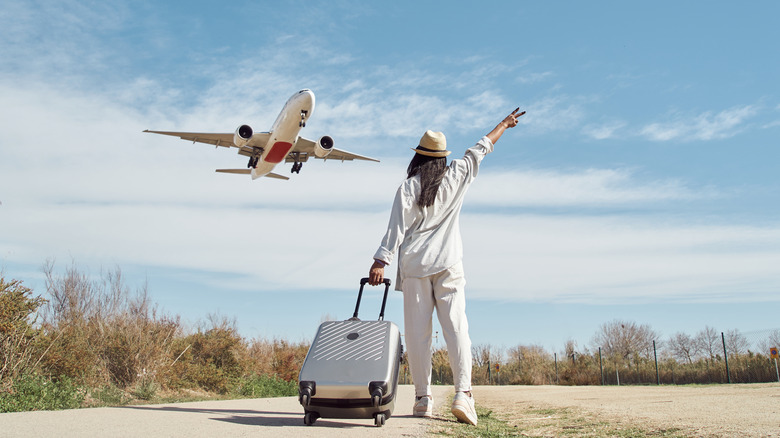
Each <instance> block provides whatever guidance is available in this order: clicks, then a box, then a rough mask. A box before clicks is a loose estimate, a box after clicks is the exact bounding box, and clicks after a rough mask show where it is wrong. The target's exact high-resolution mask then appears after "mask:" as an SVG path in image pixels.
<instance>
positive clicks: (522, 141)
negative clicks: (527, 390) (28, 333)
mask: <svg viewBox="0 0 780 438" xmlns="http://www.w3.org/2000/svg"><path fill="white" fill-rule="evenodd" d="M779 13H780V6H778V5H777V3H775V2H769V1H766V2H751V3H749V4H745V5H743V4H736V3H733V2H721V1H716V2H707V3H706V4H703V3H698V2H682V3H681V2H669V1H661V2H654V3H652V4H650V3H646V4H636V3H633V2H617V1H615V2H589V3H582V2H567V3H563V2H525V1H516V2H452V1H450V2H405V1H399V2H393V3H392V4H389V3H369V2H360V1H328V2H316V1H313V2H306V3H301V2H230V4H229V5H223V4H219V3H217V2H192V1H191V2H144V1H135V2H114V1H100V2H84V1H58V2H46V1H44V2H32V1H14V0H11V1H9V2H6V3H5V4H4V7H3V8H2V10H0V59H2V60H3V61H2V63H0V104H1V105H0V128H2V129H0V202H2V205H0V266H2V268H3V270H4V272H5V275H6V276H7V277H12V278H20V279H23V280H24V281H25V283H26V284H27V285H28V286H31V287H33V288H34V289H35V290H36V291H39V292H42V291H43V289H44V283H43V280H42V272H41V265H42V264H43V263H44V262H45V261H46V260H47V259H54V260H55V261H56V263H57V268H58V269H60V270H64V269H65V267H67V266H69V265H70V264H71V263H75V264H76V265H78V266H79V267H81V268H82V269H84V270H86V271H88V272H90V273H91V274H93V275H96V276H97V275H99V273H100V271H101V269H110V268H113V267H116V266H118V267H120V268H121V269H122V270H123V272H124V273H125V274H126V276H127V279H128V283H129V284H130V285H131V286H132V287H140V286H142V285H143V284H144V283H148V286H149V290H150V293H151V296H152V298H153V299H154V300H155V301H156V302H157V303H158V304H159V305H160V307H161V308H162V309H163V310H164V311H166V312H169V313H173V314H179V315H181V316H182V317H183V318H184V320H185V321H187V322H188V323H190V324H193V325H195V324H197V323H198V321H199V320H203V319H205V317H206V316H207V315H208V314H209V313H214V312H218V313H219V314H221V315H225V316H228V317H235V318H236V320H237V324H238V326H239V328H240V330H241V331H242V333H243V334H244V335H245V336H247V337H254V336H261V337H269V338H272V337H286V338H288V339H291V340H299V339H310V338H311V337H312V336H313V334H314V332H315V330H316V327H317V325H318V324H319V322H320V321H321V320H322V319H323V318H325V317H326V316H330V317H336V318H346V317H348V316H350V315H351V310H352V306H353V302H354V297H355V293H356V289H357V281H358V279H359V278H360V277H361V276H364V275H365V274H366V273H367V270H368V267H369V265H370V262H371V256H372V255H373V253H374V251H375V249H376V247H377V246H378V244H379V240H380V239H381V237H382V235H383V233H384V230H385V226H386V224H387V218H388V214H389V209H390V206H391V203H392V197H393V194H394V191H395V188H396V187H397V185H398V184H399V183H400V181H401V180H402V179H403V176H404V170H405V168H406V165H407V163H408V160H409V159H410V158H411V156H410V151H409V147H413V146H415V145H416V144H417V141H418V140H419V137H420V136H421V135H422V133H423V132H424V131H425V130H426V129H434V130H441V131H444V132H445V133H446V134H447V139H448V145H449V147H450V149H453V150H455V151H456V152H455V156H457V155H459V154H460V152H457V151H459V150H460V151H462V150H465V149H466V148H467V147H469V146H471V145H472V144H473V143H474V142H476V141H477V140H478V139H479V138H480V137H481V136H482V135H484V134H485V133H487V132H488V131H489V130H490V129H491V128H492V127H493V126H494V125H495V124H496V123H497V122H498V121H500V120H501V119H502V118H503V117H504V116H505V115H506V114H507V113H508V112H509V111H511V110H512V109H514V108H515V107H517V106H520V107H521V108H523V109H524V110H526V111H528V113H527V115H526V116H524V117H523V118H522V119H521V121H522V123H521V124H520V125H519V126H518V127H517V128H515V129H513V130H511V131H509V132H508V133H507V134H506V135H505V136H504V137H503V138H502V139H501V140H500V142H499V143H498V144H497V147H496V151H495V152H494V153H493V154H491V155H489V156H488V157H487V158H486V159H485V161H484V163H483V167H482V170H481V172H480V176H479V178H478V180H477V181H476V182H475V184H474V185H473V186H472V188H471V190H470V192H469V194H468V196H467V199H466V202H465V207H464V210H463V214H462V231H463V239H464V245H465V251H466V255H465V260H464V263H465V268H466V273H467V279H468V281H469V284H468V292H467V293H468V297H469V298H468V299H469V301H468V306H469V309H468V312H469V317H470V322H471V333H472V338H473V341H474V343H475V344H485V343H491V344H493V345H496V346H504V347H512V346H515V345H518V344H541V345H543V346H545V347H547V348H549V349H551V350H557V349H561V348H562V347H563V345H564V343H565V342H566V341H567V340H574V341H575V342H577V344H578V345H579V346H580V347H582V348H584V347H587V346H589V345H590V341H591V338H592V336H593V334H594V333H595V332H596V330H597V329H598V327H599V326H600V325H601V324H603V323H605V322H608V321H611V320H613V319H616V318H617V319H626V320H633V321H636V322H638V323H642V324H649V325H650V326H651V327H652V328H654V329H655V330H657V331H658V332H660V333H661V335H662V337H664V338H666V337H668V336H669V335H672V334H674V333H676V332H678V331H684V332H687V333H689V334H694V333H695V332H696V331H698V330H701V329H703V328H704V327H705V325H708V326H711V327H714V328H715V329H716V330H718V331H727V330H731V329H739V330H742V331H745V332H749V331H752V330H760V329H767V328H777V327H780V322H778V316H777V310H778V309H779V308H780V294H779V293H778V292H779V291H780V269H778V266H780V207H779V205H780V203H779V202H778V197H779V195H780V178H778V172H777V168H778V165H777V163H778V158H780V157H779V156H778V155H780V151H779V150H778V140H777V139H778V136H779V134H780V87H778V85H777V84H778V81H777V78H778V77H780V64H779V63H780V57H778V56H777V54H778V52H777V48H776V41H778V40H780V28H779V27H778V26H777V17H778V15H779ZM301 88H310V89H312V90H313V91H314V92H315V94H316V97H317V107H316V110H315V112H314V115H313V116H312V118H311V119H310V121H309V123H308V125H307V127H306V128H305V129H304V130H303V131H302V135H304V136H306V137H308V138H317V137H318V136H320V135H325V134H327V135H331V136H332V137H333V138H334V139H335V142H336V146H337V147H339V148H343V149H347V150H350V151H353V152H356V153H360V154H364V155H369V156H375V157H378V158H380V159H381V163H379V164H377V163H333V162H325V163H323V162H319V161H318V162H309V163H307V164H306V165H305V166H304V168H303V170H302V172H301V173H300V175H294V176H292V179H291V180H290V181H286V182H285V181H277V180H258V181H254V182H252V181H251V180H250V179H249V178H248V177H247V178H243V177H239V176H234V175H223V174H215V173H214V172H213V170H214V169H216V168H224V167H241V166H243V165H244V164H245V163H244V161H245V160H244V159H243V158H242V157H239V156H237V155H236V154H235V153H234V152H232V151H226V150H224V149H223V150H214V149H212V148H210V147H208V146H205V145H193V144H190V143H187V142H184V141H181V140H177V139H174V138H168V137H162V136H153V135H149V134H143V133H142V132H141V131H143V130H144V129H160V130H188V131H214V132H232V131H233V130H235V128H236V127H237V126H239V125H240V124H244V123H248V124H250V125H252V127H253V128H254V129H255V130H259V131H262V130H265V129H268V128H269V127H270V125H271V123H272V122H273V120H274V119H275V117H276V115H277V113H278V111H279V110H280V109H281V107H282V105H283V104H284V102H285V100H286V99H287V98H288V97H289V96H290V95H292V94H293V93H294V92H295V91H297V90H299V89H301ZM286 172H289V170H288V169H281V172H280V173H286ZM390 269H391V272H393V271H394V267H391V268H390ZM364 303H365V304H364V306H365V307H364V313H363V316H371V315H372V314H373V313H374V309H373V308H372V307H371V305H372V304H373V303H372V301H371V300H370V299H367V300H366V301H364ZM401 314H402V313H401V300H400V296H399V295H398V294H393V296H392V299H391V301H390V304H389V307H388V311H387V318H388V319H392V320H395V321H397V322H398V323H402V317H401Z"/></svg>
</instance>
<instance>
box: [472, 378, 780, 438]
mask: <svg viewBox="0 0 780 438" xmlns="http://www.w3.org/2000/svg"><path fill="white" fill-rule="evenodd" d="M474 396H475V398H476V400H477V403H478V404H481V405H482V406H484V407H488V408H490V409H492V410H494V411H495V412H496V413H498V414H500V415H501V416H502V417H503V418H509V419H510V422H511V421H533V419H527V418H526V419H523V420H519V418H520V417H521V416H520V415H519V414H518V413H520V412H523V411H527V410H529V409H530V408H545V407H548V408H549V407H554V408H562V407H567V408H576V409H579V410H582V411H585V412H588V413H591V414H594V415H596V416H598V417H599V418H602V419H606V420H609V421H616V422H623V423H626V424H633V425H637V426H647V427H650V428H655V427H668V428H679V429H681V430H683V431H685V432H688V433H690V434H691V436H696V437H710V436H712V437H780V384H777V383H774V384H752V385H715V386H638V387H637V386H578V387H571V386H483V387H476V388H475V389H474ZM513 415H514V417H513ZM513 418H514V420H512V419H513Z"/></svg>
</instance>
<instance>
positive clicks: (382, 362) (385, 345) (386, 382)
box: [298, 278, 403, 426]
mask: <svg viewBox="0 0 780 438" xmlns="http://www.w3.org/2000/svg"><path fill="white" fill-rule="evenodd" d="M366 283H368V279H367V278H363V279H361V280H360V291H359V292H358V299H357V304H356V305H355V313H354V314H353V316H352V318H350V319H349V320H346V321H328V322H324V323H322V324H321V325H320V327H319V329H318V330H317V335H316V336H315V337H314V341H313V342H312V344H311V347H310V348H309V352H308V353H307V354H306V359H305V361H304V363H303V366H302V367H301V372H300V374H299V376H298V381H299V389H298V394H299V401H300V403H301V405H302V406H303V408H304V411H305V414H304V422H305V423H306V424H307V425H311V424H314V422H315V421H316V420H317V418H321V417H323V418H374V424H375V425H377V426H382V425H383V424H384V422H385V420H386V419H388V418H390V416H391V415H392V413H393V408H394V406H395V396H396V393H397V391H398V371H399V368H400V362H401V359H402V356H403V347H402V346H401V334H400V332H399V330H398V326H397V325H395V324H393V323H392V322H390V321H384V312H385V305H386V303H387V294H388V291H389V289H390V280H389V279H384V281H383V283H384V285H385V291H384V298H383V299H382V309H381V311H380V312H379V319H378V320H377V321H361V320H360V319H358V317H357V315H358V310H359V308H360V301H361V298H362V295H363V287H364V286H365V284H366Z"/></svg>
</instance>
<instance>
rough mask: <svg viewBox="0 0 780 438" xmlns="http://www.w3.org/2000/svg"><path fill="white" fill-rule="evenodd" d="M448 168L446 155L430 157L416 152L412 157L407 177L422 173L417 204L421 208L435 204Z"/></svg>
mask: <svg viewBox="0 0 780 438" xmlns="http://www.w3.org/2000/svg"><path fill="white" fill-rule="evenodd" d="M446 168H447V158H445V157H429V156H427V155H422V154H414V157H412V161H411V162H410V163H409V168H407V169H406V174H407V175H406V178H411V177H413V176H415V175H420V186H421V189H420V197H419V198H418V199H417V205H419V206H420V207H421V208H422V207H430V206H431V205H433V201H435V200H436V192H438V191H439V184H441V180H442V178H444V171H445V170H446Z"/></svg>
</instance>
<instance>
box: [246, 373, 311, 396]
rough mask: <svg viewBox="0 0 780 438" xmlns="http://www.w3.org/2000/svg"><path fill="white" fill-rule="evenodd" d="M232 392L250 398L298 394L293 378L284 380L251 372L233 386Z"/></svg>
mask: <svg viewBox="0 0 780 438" xmlns="http://www.w3.org/2000/svg"><path fill="white" fill-rule="evenodd" d="M233 394H234V395H236V396H241V397H250V398H266V397H290V396H294V395H298V384H297V382H296V381H294V380H293V381H286V380H283V379H281V378H279V377H275V376H258V375H257V374H253V375H251V376H249V377H244V378H242V379H241V380H240V381H239V382H238V384H237V385H236V387H235V388H234V390H233Z"/></svg>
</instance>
